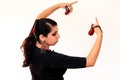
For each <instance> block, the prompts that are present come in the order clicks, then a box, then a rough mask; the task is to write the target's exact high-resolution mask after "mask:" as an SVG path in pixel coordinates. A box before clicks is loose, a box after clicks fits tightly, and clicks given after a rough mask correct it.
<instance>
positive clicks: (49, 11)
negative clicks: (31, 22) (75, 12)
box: [37, 1, 77, 19]
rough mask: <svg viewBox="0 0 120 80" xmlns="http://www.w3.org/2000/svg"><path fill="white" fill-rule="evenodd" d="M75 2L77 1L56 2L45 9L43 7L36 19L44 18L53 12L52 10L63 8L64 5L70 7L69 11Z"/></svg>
mask: <svg viewBox="0 0 120 80" xmlns="http://www.w3.org/2000/svg"><path fill="white" fill-rule="evenodd" d="M75 3H77V1H74V2H71V3H58V4H55V5H53V6H51V7H49V8H47V9H45V10H44V11H43V12H41V13H40V14H39V15H38V16H37V19H40V18H46V17H47V16H49V15H50V14H51V13H53V12H54V11H56V10H57V9H59V8H65V6H68V7H69V8H70V11H72V9H73V8H72V5H73V4H75Z"/></svg>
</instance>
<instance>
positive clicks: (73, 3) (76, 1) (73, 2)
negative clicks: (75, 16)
mask: <svg viewBox="0 0 120 80" xmlns="http://www.w3.org/2000/svg"><path fill="white" fill-rule="evenodd" d="M77 2H78V1H74V2H71V3H70V5H73V4H76V3H77Z"/></svg>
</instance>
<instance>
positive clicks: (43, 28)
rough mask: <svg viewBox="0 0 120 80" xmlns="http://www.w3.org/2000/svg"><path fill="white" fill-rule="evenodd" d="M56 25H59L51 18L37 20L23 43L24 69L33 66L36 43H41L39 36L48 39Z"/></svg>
mask: <svg viewBox="0 0 120 80" xmlns="http://www.w3.org/2000/svg"><path fill="white" fill-rule="evenodd" d="M56 25H57V23H56V22H55V21H54V20H51V19H49V18H42V19H37V20H35V23H34V25H33V27H32V29H31V32H30V34H29V36H28V37H27V38H26V39H25V40H24V41H23V43H22V46H21V49H22V50H23V53H24V58H25V59H24V61H23V67H27V66H29V65H30V64H31V61H32V57H33V52H34V48H35V44H36V41H38V42H39V43H41V40H40V39H39V35H41V34H42V35H43V36H45V37H47V35H48V33H50V32H51V30H52V29H51V28H52V27H54V26H56Z"/></svg>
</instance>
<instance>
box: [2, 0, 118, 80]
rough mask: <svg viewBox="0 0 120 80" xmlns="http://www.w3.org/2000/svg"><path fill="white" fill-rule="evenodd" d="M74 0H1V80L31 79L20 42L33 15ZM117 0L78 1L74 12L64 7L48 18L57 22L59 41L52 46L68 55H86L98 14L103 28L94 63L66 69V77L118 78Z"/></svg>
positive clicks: (80, 79)
mask: <svg viewBox="0 0 120 80" xmlns="http://www.w3.org/2000/svg"><path fill="white" fill-rule="evenodd" d="M71 1H73V0H0V75H1V76H0V80H31V74H30V72H29V68H23V67H21V66H22V61H23V53H22V52H21V50H20V45H21V43H22V41H23V40H24V38H25V37H27V35H28V34H29V32H30V29H31V27H32V25H33V23H34V20H35V18H36V16H37V15H38V14H39V13H40V12H42V11H43V10H44V9H46V8H48V7H50V6H52V5H54V4H56V3H60V2H71ZM119 4H120V1H119V0H79V2H78V3H77V4H75V5H74V6H73V7H74V11H73V12H72V13H71V14H70V15H68V16H65V15H64V12H65V10H64V9H59V10H57V11H56V12H54V13H53V14H52V15H50V16H49V18H52V19H54V20H55V21H57V23H58V27H59V33H60V36H61V38H60V40H59V42H58V44H57V45H56V46H54V47H51V49H53V50H55V51H58V52H61V53H63V54H67V55H71V56H87V55H88V53H89V51H90V49H91V48H92V45H93V43H94V41H95V38H96V35H94V36H89V35H88V30H89V29H90V25H91V23H94V22H95V17H98V20H99V24H100V25H101V27H102V29H103V35H104V37H103V44H102V47H101V51H100V55H99V57H98V60H97V62H96V65H95V66H94V67H91V68H84V69H69V70H68V71H67V72H66V74H65V75H64V78H65V80H73V79H74V80H120V76H119V74H120V62H119V61H120V58H119V57H120V36H119V34H120V9H119V7H120V5H119Z"/></svg>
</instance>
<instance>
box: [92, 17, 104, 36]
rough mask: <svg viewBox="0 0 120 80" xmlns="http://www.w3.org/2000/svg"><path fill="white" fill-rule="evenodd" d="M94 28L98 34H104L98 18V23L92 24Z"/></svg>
mask: <svg viewBox="0 0 120 80" xmlns="http://www.w3.org/2000/svg"><path fill="white" fill-rule="evenodd" d="M92 27H93V28H94V31H95V33H96V34H98V35H99V34H102V29H101V27H100V26H99V22H98V19H97V18H96V24H93V26H92Z"/></svg>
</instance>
